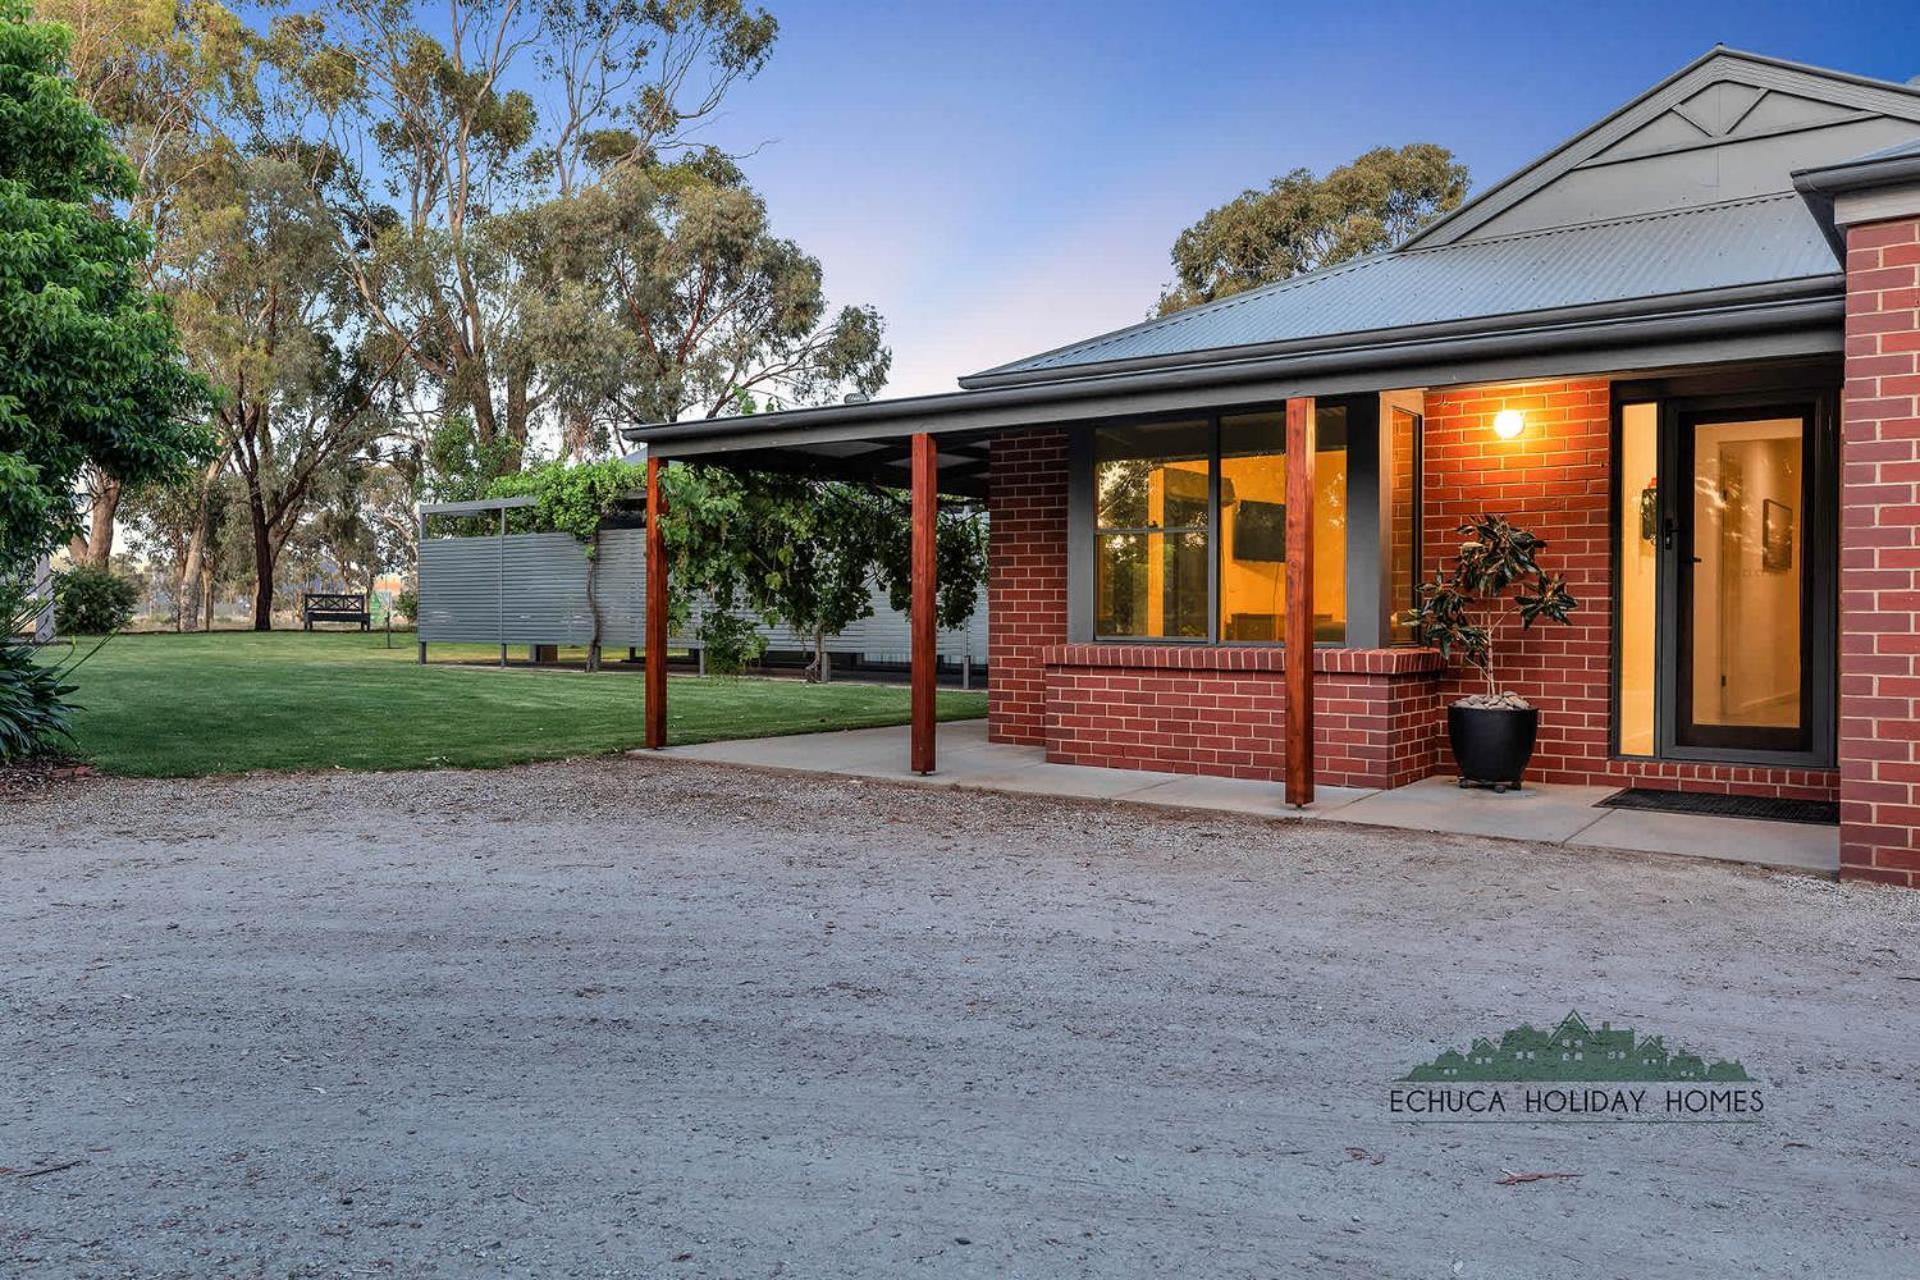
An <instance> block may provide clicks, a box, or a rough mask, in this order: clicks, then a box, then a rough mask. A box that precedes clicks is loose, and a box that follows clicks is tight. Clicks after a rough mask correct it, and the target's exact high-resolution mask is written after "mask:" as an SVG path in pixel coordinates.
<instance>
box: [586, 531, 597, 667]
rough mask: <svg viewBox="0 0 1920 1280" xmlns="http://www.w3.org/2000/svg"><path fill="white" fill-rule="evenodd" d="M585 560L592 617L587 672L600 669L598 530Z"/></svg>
mask: <svg viewBox="0 0 1920 1280" xmlns="http://www.w3.org/2000/svg"><path fill="white" fill-rule="evenodd" d="M588 550H589V551H590V552H591V555H589V557H588V559H587V611H588V612H589V613H591V614H592V615H593V640H592V641H591V642H590V643H589V644H588V645H587V670H588V671H598V670H599V669H600V597H599V596H598V594H596V593H595V591H594V587H595V586H596V585H597V582H596V579H598V577H599V574H600V530H598V529H595V530H594V531H593V545H592V546H591V547H589V548H588Z"/></svg>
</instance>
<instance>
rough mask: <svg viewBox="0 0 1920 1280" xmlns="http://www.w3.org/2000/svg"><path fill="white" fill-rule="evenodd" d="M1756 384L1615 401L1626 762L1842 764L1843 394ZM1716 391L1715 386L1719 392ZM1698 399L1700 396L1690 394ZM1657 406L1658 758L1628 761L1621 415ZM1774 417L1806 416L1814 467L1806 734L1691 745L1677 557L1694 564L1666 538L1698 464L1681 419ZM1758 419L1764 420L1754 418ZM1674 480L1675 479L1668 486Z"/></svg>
mask: <svg viewBox="0 0 1920 1280" xmlns="http://www.w3.org/2000/svg"><path fill="white" fill-rule="evenodd" d="M1753 382H1754V383H1755V384H1758V385H1754V386H1752V388H1751V389H1749V390H1740V391H1723V390H1718V389H1717V388H1718V387H1725V386H1727V385H1730V384H1734V383H1735V379H1734V378H1724V379H1716V380H1715V383H1714V384H1704V385H1703V384H1697V383H1696V384H1689V383H1685V382H1680V381H1678V380H1675V381H1674V382H1648V383H1642V384H1627V383H1620V384H1616V385H1615V388H1614V392H1615V394H1614V395H1613V397H1612V399H1613V406H1612V407H1613V441H1612V452H1611V454H1610V456H1609V471H1610V472H1611V473H1612V483H1611V486H1610V487H1611V490H1612V505H1611V518H1610V520H1609V522H1608V529H1607V545H1608V559H1609V563H1610V565H1611V569H1612V574H1611V576H1612V581H1613V583H1614V584H1615V585H1616V589H1615V590H1614V592H1613V597H1614V598H1613V602H1612V605H1613V619H1612V621H1613V641H1612V646H1611V648H1612V660H1611V663H1610V671H1609V682H1608V684H1609V706H1610V709H1611V715H1610V717H1609V726H1608V740H1609V745H1610V749H1611V752H1612V754H1613V755H1614V756H1615V757H1619V758H1626V759H1642V760H1644V759H1649V758H1652V759H1660V760H1696V761H1701V762H1708V763H1721V764H1749V765H1756V766H1763V767H1776V768H1830V767H1832V765H1833V763H1834V759H1835V741H1836V727H1837V715H1838V709H1837V704H1838V690H1839V680H1838V675H1837V670H1838V664H1837V656H1836V655H1837V651H1838V648H1839V591H1838V584H1839V568H1840V552H1839V544H1840V539H1839V493H1840V472H1839V395H1838V391H1837V388H1836V387H1835V386H1834V385H1833V384H1832V383H1831V382H1828V381H1827V380H1826V379H1824V378H1822V379H1820V380H1819V381H1818V382H1814V381H1811V380H1799V379H1793V378H1791V377H1782V376H1780V373H1779V372H1775V373H1774V376H1771V377H1762V378H1754V379H1753ZM1716 384H1717V385H1716ZM1687 392H1695V394H1686V393H1687ZM1649 401H1654V402H1657V403H1658V405H1659V414H1660V417H1659V443H1658V457H1659V468H1660V475H1661V476H1662V478H1663V481H1664V482H1663V483H1662V484H1661V485H1660V486H1659V496H1658V500H1657V505H1658V511H1657V518H1658V521H1659V530H1660V535H1661V539H1660V540H1661V551H1660V554H1659V557H1658V559H1657V561H1656V565H1655V579H1656V599H1657V608H1656V613H1655V617H1656V626H1657V628H1658V632H1657V635H1656V637H1655V646H1654V648H1655V655H1654V754H1653V756H1652V757H1647V756H1631V757H1622V756H1621V752H1620V599H1619V592H1618V590H1617V584H1618V583H1619V580H1620V577H1619V572H1620V566H1619V555H1620V512H1621V506H1620V504H1621V502H1622V500H1623V495H1622V494H1621V492H1620V484H1621V475H1620V468H1619V466H1618V459H1619V455H1620V438H1621V418H1620V411H1621V408H1622V407H1623V406H1624V405H1627V404H1636V403H1639V404H1644V403H1647V402H1649ZM1749 411H1759V412H1760V413H1764V412H1768V411H1772V412H1775V413H1776V414H1778V415H1779V416H1783V417H1784V416H1799V415H1804V420H1805V421H1806V423H1807V426H1806V432H1807V435H1806V440H1807V465H1806V469H1805V473H1804V475H1803V476H1802V480H1801V488H1802V498H1803V508H1802V509H1803V511H1804V513H1805V514H1804V516H1803V519H1804V520H1805V522H1806V523H1805V527H1804V528H1803V529H1802V531H1801V548H1802V554H1803V556H1804V564H1803V568H1802V582H1801V608H1802V614H1801V628H1802V645H1803V649H1802V660H1801V672H1800V678H1801V698H1802V707H1803V711H1804V722H1805V726H1806V733H1805V739H1804V741H1803V742H1802V743H1801V744H1800V745H1796V746H1790V747H1785V748H1768V747H1765V746H1753V745H1706V744H1699V743H1695V744H1684V743H1682V742H1680V741H1679V737H1680V733H1679V728H1680V715H1681V708H1680V707H1679V706H1678V705H1676V704H1677V703H1678V702H1679V690H1680V683H1681V674H1682V673H1681V670H1680V663H1679V659H1678V655H1679V645H1680V641H1681V636H1680V634H1679V631H1680V616H1679V615H1680V612H1681V610H1680V600H1681V595H1680V592H1681V590H1682V588H1683V585H1684V584H1683V583H1682V582H1681V581H1680V580H1679V578H1680V574H1679V565H1678V557H1679V556H1681V555H1691V548H1690V547H1685V548H1683V547H1682V546H1681V545H1680V544H1681V539H1680V538H1679V537H1678V536H1676V537H1675V538H1674V539H1673V542H1674V546H1673V547H1671V548H1668V547H1667V546H1665V543H1666V542H1667V537H1666V534H1667V531H1668V530H1670V529H1671V530H1675V531H1676V533H1677V532H1678V530H1679V529H1680V528H1681V527H1682V526H1684V525H1685V524H1686V523H1688V522H1687V521H1683V520H1682V519H1681V513H1680V511H1678V510H1677V509H1676V508H1677V507H1678V506H1679V504H1680V503H1681V502H1682V500H1683V498H1684V499H1686V500H1688V502H1689V504H1690V499H1691V495H1690V494H1687V495H1682V494H1681V493H1679V491H1678V490H1679V487H1680V486H1679V485H1678V483H1677V481H1678V479H1679V477H1680V475H1681V474H1682V469H1683V467H1684V470H1685V472H1686V473H1687V474H1691V472H1692V462H1691V459H1689V458H1687V457H1686V456H1685V455H1684V453H1683V444H1684V443H1685V441H1684V440H1683V436H1684V435H1685V429H1684V428H1683V426H1682V422H1683V420H1686V421H1691V420H1694V419H1697V418H1698V417H1699V416H1700V415H1702V414H1706V415H1709V416H1714V417H1719V418H1721V419H1723V420H1724V418H1725V417H1726V415H1727V414H1729V413H1746V412H1749ZM1755 416H1759V414H1758V413H1756V415H1755ZM1668 477H1671V480H1668V479H1667V478H1668Z"/></svg>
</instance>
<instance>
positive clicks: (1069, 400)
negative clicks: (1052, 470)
mask: <svg viewBox="0 0 1920 1280" xmlns="http://www.w3.org/2000/svg"><path fill="white" fill-rule="evenodd" d="M1795 283H1796V284H1797V285H1798V287H1797V288H1793V289H1787V288H1784V287H1782V286H1765V287H1764V288H1763V293H1764V294H1765V295H1766V296H1762V297H1758V298H1752V299H1749V300H1746V301H1741V302H1735V303H1727V302H1726V301H1725V298H1726V296H1727V295H1726V294H1718V295H1715V296H1716V297H1718V298H1719V299H1721V304H1720V305H1714V306H1696V307H1693V308H1689V309H1682V310H1674V311H1669V312H1662V313H1656V314H1653V315H1647V314H1644V313H1643V314H1640V315H1636V316H1620V315H1611V314H1609V315H1604V316H1600V317H1598V318H1588V319H1583V320H1568V319H1565V318H1562V319H1561V320H1560V322H1559V323H1555V324H1546V325H1542V324H1538V323H1534V324H1529V325H1526V326H1524V327H1515V328H1508V329H1506V330H1504V331H1493V332H1483V333H1475V334H1466V335H1461V334H1458V333H1454V334H1447V335H1442V334H1429V335H1428V336H1423V337H1417V338H1411V339H1408V338H1405V336H1404V335H1405V334H1406V333H1407V332H1408V331H1406V330H1400V331H1395V333H1396V334H1397V335H1399V336H1401V337H1402V340H1400V341H1382V342H1374V343H1371V344H1363V343H1358V342H1355V340H1354V339H1355V335H1343V337H1342V338H1341V345H1339V346H1337V347H1336V346H1324V347H1322V348H1321V349H1318V350H1310V351H1301V352H1298V353H1292V352H1289V353H1284V354H1267V355H1259V356H1247V357H1241V358H1236V359H1233V360H1224V361H1222V360H1216V361H1213V362H1209V363H1192V362H1189V363H1187V364H1184V365H1180V366H1176V367H1169V368H1155V369H1150V370H1141V371H1121V372H1107V373H1103V374H1101V375H1100V376H1084V377H1077V378H1072V379H1068V380H1061V379H1058V378H1056V379H1055V380H1053V381H1049V382H1034V383H1023V384H1020V385H1012V386H1000V387H993V388H984V389H980V390H971V391H960V392H950V393H948V394H945V395H934V396H913V397H905V398H902V399H899V400H876V401H872V402H870V403H867V404H855V405H833V406H828V407H824V408H818V409H794V410H788V411H786V412H783V413H773V414H755V415H753V416H751V417H732V418H716V419H707V420H704V421H700V422H685V423H660V424H655V425H651V426H635V427H625V428H622V429H621V433H620V434H621V435H622V436H623V437H625V438H626V439H627V440H629V441H632V442H635V443H644V444H646V445H647V446H648V448H649V450H651V451H653V456H657V457H663V458H664V457H688V456H693V455H697V454H710V453H727V452H739V451H751V450H755V449H767V448H781V447H789V446H794V445H799V444H820V443H826V442H830V441H854V440H873V439H879V438H885V437H890V436H900V435H907V434H911V433H914V432H921V431H925V432H931V433H940V434H943V433H960V432H974V433H986V432H994V431H1004V430H1010V429H1016V428H1021V427H1035V426H1044V425H1047V424H1049V423H1060V424H1064V423H1069V422H1085V421H1091V420H1097V419H1100V418H1106V417H1115V416H1120V415H1124V414H1139V413H1151V412H1162V411H1166V412H1173V411H1180V410H1183V409H1188V408H1200V407H1219V406H1225V405H1230V404H1234V403H1236V402H1238V403H1249V402H1269V401H1272V400H1275V399H1282V398H1286V397H1288V396H1303V395H1342V394H1351V393H1353V392H1356V391H1359V390H1363V389H1366V388H1368V387H1371V388H1372V389H1375V390H1379V389H1383V388H1386V387H1390V386H1392V385H1395V384H1394V383H1393V382H1392V381H1391V379H1392V378H1394V377H1395V376H1396V372H1395V371H1400V372H1399V374H1398V375H1397V376H1399V377H1400V378H1401V379H1402V384H1403V385H1416V382H1410V381H1406V379H1408V378H1416V381H1417V384H1418V385H1427V386H1444V385H1453V384H1459V383H1465V382H1473V381H1481V380H1496V379H1498V378H1510V377H1518V376H1532V377H1549V376H1561V375H1564V374H1568V373H1572V372H1575V371H1592V370H1600V369H1605V368H1608V367H1609V366H1608V365H1606V364H1605V363H1603V361H1604V360H1605V359H1606V358H1608V357H1609V356H1610V355H1611V354H1612V353H1621V352H1627V351H1629V350H1639V351H1643V352H1645V351H1653V352H1665V351H1668V350H1669V349H1671V348H1675V347H1680V346H1689V345H1691V344H1703V343H1725V342H1726V341H1727V340H1729V339H1737V338H1752V339H1754V340H1762V339H1764V338H1766V337H1767V336H1769V335H1797V334H1802V333H1806V332H1817V333H1818V334H1819V335H1820V340H1821V341H1822V342H1825V341H1826V340H1827V338H1828V336H1831V343H1830V344H1829V345H1831V346H1832V347H1833V348H1834V349H1836V350H1837V349H1838V343H1839V329H1840V325H1841V324H1842V322H1843V320H1844V316H1845V298H1844V294H1843V292H1842V289H1841V277H1839V276H1838V275H1835V276H1824V277H1818V278H1814V279H1810V280H1807V281H1801V282H1795ZM1609 310H1613V309H1612V308H1609ZM1530 318H1532V319H1537V318H1538V317H1530ZM1829 331H1830V335H1829ZM1786 345H1792V346H1795V347H1796V348H1797V347H1798V346H1804V345H1805V343H1804V342H1796V343H1795V344H1784V345H1783V350H1782V351H1781V352H1778V353H1780V354H1784V353H1787V352H1786V351H1785V346H1786ZM1823 349H1824V348H1823ZM1554 353H1568V355H1569V359H1568V360H1567V361H1565V362H1563V363H1562V364H1560V365H1555V364H1552V363H1551V361H1550V360H1548V359H1545V358H1547V357H1551V356H1552V355H1553V354H1554ZM1792 353H1794V354H1804V352H1800V351H1798V350H1797V349H1796V350H1795V351H1793V352H1792ZM1575 355H1579V356H1588V357H1592V358H1591V359H1589V360H1582V359H1575V358H1572V357H1573V356H1575ZM1515 357H1524V358H1528V359H1534V358H1540V359H1542V364H1541V367H1539V368H1538V369H1537V370H1535V371H1533V372H1531V373H1527V374H1511V373H1508V372H1504V371H1502V370H1496V369H1495V368H1494V363H1495V362H1497V361H1501V360H1510V359H1512V358H1515ZM1615 367H1619V366H1615ZM1633 367H1641V366H1639V365H1635V366H1633Z"/></svg>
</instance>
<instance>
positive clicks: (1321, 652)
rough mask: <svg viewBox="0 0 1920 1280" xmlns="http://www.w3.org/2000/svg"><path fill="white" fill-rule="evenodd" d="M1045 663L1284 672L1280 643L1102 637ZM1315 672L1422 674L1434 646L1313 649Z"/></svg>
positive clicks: (1058, 649) (1054, 653)
mask: <svg viewBox="0 0 1920 1280" xmlns="http://www.w3.org/2000/svg"><path fill="white" fill-rule="evenodd" d="M1040 661H1041V662H1042V664H1044V665H1046V666H1049V667H1134V668H1139V669H1142V670H1161V671H1285V670H1286V669H1287V651H1286V649H1284V648H1282V647H1281V646H1279V645H1270V644H1263V645H1231V644H1223V645H1208V644H1135V643H1131V642H1114V641H1102V642H1098V643H1093V644H1056V645H1049V646H1048V647H1047V648H1046V649H1045V650H1044V651H1043V652H1042V653H1041V655H1040ZM1313 669H1314V670H1315V671H1328V672H1336V673H1339V672H1348V673H1359V674H1364V675H1376V676H1400V675H1423V674H1428V673H1433V672H1438V671H1439V670H1440V669H1441V662H1440V654H1439V652H1438V651H1437V650H1434V649H1415V648H1409V647H1406V646H1399V647H1396V648H1392V649H1323V648H1315V649H1314V651H1313Z"/></svg>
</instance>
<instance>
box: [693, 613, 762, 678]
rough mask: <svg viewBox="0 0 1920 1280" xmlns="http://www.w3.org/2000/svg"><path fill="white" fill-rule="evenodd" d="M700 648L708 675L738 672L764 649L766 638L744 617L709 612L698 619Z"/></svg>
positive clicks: (743, 669)
mask: <svg viewBox="0 0 1920 1280" xmlns="http://www.w3.org/2000/svg"><path fill="white" fill-rule="evenodd" d="M700 650H701V652H702V653H704V654H705V655H706V658H707V674H708V675H712V676H737V675H739V674H740V673H741V672H742V671H745V670H746V669H747V664H748V663H751V662H754V661H756V660H757V659H758V658H759V657H760V655H761V654H763V653H765V652H766V651H767V638H766V637H765V636H763V635H761V634H760V632H759V630H758V629H756V628H755V627H754V625H753V623H751V622H749V621H747V620H746V619H744V618H736V617H734V616H733V615H732V614H730V613H717V612H716V613H710V614H708V615H706V617H704V618H702V619H701V620H700Z"/></svg>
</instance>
